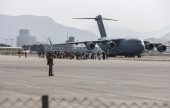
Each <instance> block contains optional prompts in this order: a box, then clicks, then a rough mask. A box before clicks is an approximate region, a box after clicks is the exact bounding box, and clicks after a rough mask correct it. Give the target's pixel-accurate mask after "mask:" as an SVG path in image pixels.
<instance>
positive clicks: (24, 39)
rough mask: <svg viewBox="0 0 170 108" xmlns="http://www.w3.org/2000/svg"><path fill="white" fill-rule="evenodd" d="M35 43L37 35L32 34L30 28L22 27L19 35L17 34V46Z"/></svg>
mask: <svg viewBox="0 0 170 108" xmlns="http://www.w3.org/2000/svg"><path fill="white" fill-rule="evenodd" d="M33 44H36V37H35V36H31V35H30V33H29V30H28V29H20V30H19V36H17V47H22V46H23V45H33Z"/></svg>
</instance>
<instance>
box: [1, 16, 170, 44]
mask: <svg viewBox="0 0 170 108" xmlns="http://www.w3.org/2000/svg"><path fill="white" fill-rule="evenodd" d="M19 29H29V30H30V34H31V35H32V36H36V37H37V40H38V41H42V42H46V40H47V38H48V37H50V38H51V40H52V42H53V43H63V42H65V41H66V39H67V33H68V34H69V35H73V36H75V38H76V40H79V41H87V40H96V39H97V38H98V37H99V31H98V28H97V25H94V26H92V27H89V28H87V29H86V30H82V29H78V28H73V27H67V26H64V25H62V24H59V23H57V22H55V21H54V20H53V19H52V18H50V17H48V16H33V15H21V16H9V15H0V43H5V40H6V39H8V40H9V39H11V38H12V39H14V40H15V39H16V36H18V35H19ZM106 33H107V35H108V37H109V38H141V39H151V40H154V39H156V40H161V41H170V26H166V27H164V28H162V29H160V30H156V31H152V32H138V31H135V30H132V29H129V28H118V27H110V26H106Z"/></svg>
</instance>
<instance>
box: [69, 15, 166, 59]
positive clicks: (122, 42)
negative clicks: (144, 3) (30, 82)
mask: <svg viewBox="0 0 170 108" xmlns="http://www.w3.org/2000/svg"><path fill="white" fill-rule="evenodd" d="M73 19H94V20H95V21H96V22H97V25H98V28H99V32H100V36H101V38H99V39H98V40H96V41H83V42H69V43H67V44H75V45H78V44H84V45H85V46H86V48H87V49H88V50H93V49H94V48H95V45H96V44H98V46H99V47H100V48H101V49H102V50H103V51H104V52H105V53H106V54H107V55H108V56H118V55H120V56H125V57H135V56H137V57H141V54H142V53H143V52H144V50H153V49H154V47H156V48H157V50H158V51H159V52H164V51H166V49H167V46H165V45H163V44H161V43H151V42H148V41H142V40H140V39H126V38H122V39H109V38H107V35H106V32H105V28H104V24H103V20H112V21H118V20H114V19H108V18H102V16H101V15H98V16H96V17H95V18H73Z"/></svg>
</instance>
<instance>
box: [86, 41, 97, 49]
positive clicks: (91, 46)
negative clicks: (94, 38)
mask: <svg viewBox="0 0 170 108" xmlns="http://www.w3.org/2000/svg"><path fill="white" fill-rule="evenodd" d="M85 46H86V48H87V49H88V50H92V49H94V48H95V43H93V42H87V43H86V44H85Z"/></svg>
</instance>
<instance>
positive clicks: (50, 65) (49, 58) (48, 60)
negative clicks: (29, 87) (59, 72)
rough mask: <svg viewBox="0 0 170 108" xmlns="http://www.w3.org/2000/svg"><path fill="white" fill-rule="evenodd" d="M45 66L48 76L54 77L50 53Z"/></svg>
mask: <svg viewBox="0 0 170 108" xmlns="http://www.w3.org/2000/svg"><path fill="white" fill-rule="evenodd" d="M47 65H49V76H54V74H53V55H52V53H51V52H49V53H48V54H47Z"/></svg>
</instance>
